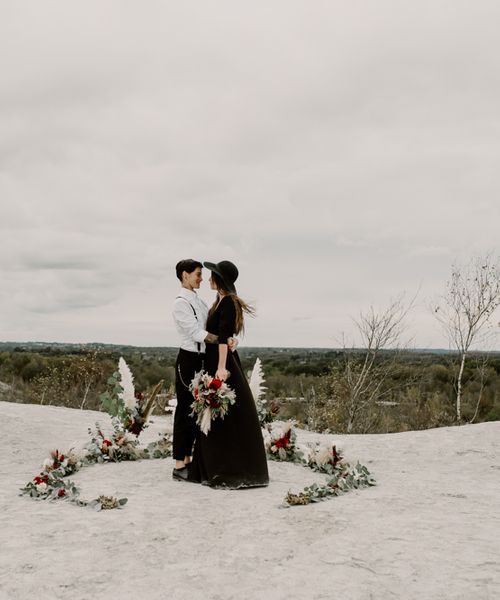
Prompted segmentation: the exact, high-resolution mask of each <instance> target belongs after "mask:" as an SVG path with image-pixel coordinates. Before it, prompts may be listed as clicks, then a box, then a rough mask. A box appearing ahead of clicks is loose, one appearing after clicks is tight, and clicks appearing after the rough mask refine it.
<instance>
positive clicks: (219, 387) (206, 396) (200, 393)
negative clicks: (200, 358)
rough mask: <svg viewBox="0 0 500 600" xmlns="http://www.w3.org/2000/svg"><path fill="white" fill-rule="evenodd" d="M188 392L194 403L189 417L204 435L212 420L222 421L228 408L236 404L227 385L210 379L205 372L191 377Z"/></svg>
mask: <svg viewBox="0 0 500 600" xmlns="http://www.w3.org/2000/svg"><path fill="white" fill-rule="evenodd" d="M189 390H190V391H191V393H192V394H193V397H194V401H193V403H192V404H191V408H192V412H191V415H192V416H194V417H196V423H197V425H198V426H199V428H200V429H201V430H202V431H203V433H204V434H205V435H207V434H208V432H209V431H210V426H211V424H212V421H213V419H216V418H217V417H220V418H221V419H223V418H224V417H225V416H226V414H227V411H228V410H229V406H230V405H231V404H234V403H235V402H236V394H235V393H234V390H232V389H231V388H230V387H229V386H228V385H227V383H225V382H224V381H221V380H220V379H217V378H215V377H211V376H210V375H209V374H208V373H207V372H206V371H199V372H198V373H196V374H195V376H194V377H193V380H192V381H191V384H190V385H189Z"/></svg>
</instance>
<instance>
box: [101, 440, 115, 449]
mask: <svg viewBox="0 0 500 600" xmlns="http://www.w3.org/2000/svg"><path fill="white" fill-rule="evenodd" d="M102 445H103V446H106V448H109V446H112V445H113V442H111V441H110V440H107V439H104V440H102Z"/></svg>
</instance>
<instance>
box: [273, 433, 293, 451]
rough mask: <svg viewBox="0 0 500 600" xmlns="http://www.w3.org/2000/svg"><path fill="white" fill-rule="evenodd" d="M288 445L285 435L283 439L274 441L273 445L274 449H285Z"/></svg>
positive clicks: (288, 441)
mask: <svg viewBox="0 0 500 600" xmlns="http://www.w3.org/2000/svg"><path fill="white" fill-rule="evenodd" d="M289 443H290V440H289V439H288V437H287V436H286V435H284V436H283V437H280V439H279V440H276V442H275V443H274V445H275V446H276V448H286V447H287V446H288V444H289Z"/></svg>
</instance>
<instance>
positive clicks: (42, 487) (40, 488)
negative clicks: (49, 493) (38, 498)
mask: <svg viewBox="0 0 500 600" xmlns="http://www.w3.org/2000/svg"><path fill="white" fill-rule="evenodd" d="M46 489H47V484H46V483H44V482H43V481H42V483H37V484H36V491H37V492H41V493H43V492H45V490H46Z"/></svg>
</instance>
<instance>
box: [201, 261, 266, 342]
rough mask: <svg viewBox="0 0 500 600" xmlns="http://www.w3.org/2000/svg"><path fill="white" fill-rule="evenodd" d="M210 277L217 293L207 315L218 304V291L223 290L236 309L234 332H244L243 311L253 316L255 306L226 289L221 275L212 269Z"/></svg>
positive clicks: (210, 313) (211, 312)
mask: <svg viewBox="0 0 500 600" xmlns="http://www.w3.org/2000/svg"><path fill="white" fill-rule="evenodd" d="M212 279H213V280H214V282H215V285H216V286H217V292H218V293H217V298H216V299H215V302H214V303H213V304H212V307H211V308H210V311H209V315H212V314H213V313H214V312H215V309H216V308H217V306H219V302H220V301H221V294H220V292H224V295H225V296H230V297H231V299H232V301H233V303H234V308H235V309H236V323H235V329H236V331H235V332H234V333H235V334H236V335H238V334H240V333H244V332H245V319H244V315H243V313H246V314H247V315H250V316H251V317H254V316H255V308H254V307H253V306H252V305H251V304H248V303H247V302H245V301H244V300H243V299H242V298H240V297H239V296H238V294H236V292H233V291H230V290H228V288H227V286H226V284H225V283H224V280H223V279H222V277H220V276H219V275H217V273H214V272H213V271H212Z"/></svg>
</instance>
